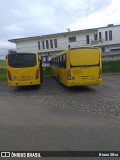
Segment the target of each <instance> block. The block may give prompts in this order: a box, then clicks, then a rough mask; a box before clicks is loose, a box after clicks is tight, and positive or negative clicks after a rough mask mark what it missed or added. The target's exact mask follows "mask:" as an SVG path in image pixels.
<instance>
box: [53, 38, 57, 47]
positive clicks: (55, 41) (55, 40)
mask: <svg viewBox="0 0 120 160" xmlns="http://www.w3.org/2000/svg"><path fill="white" fill-rule="evenodd" d="M54 44H55V48H57V39H54Z"/></svg>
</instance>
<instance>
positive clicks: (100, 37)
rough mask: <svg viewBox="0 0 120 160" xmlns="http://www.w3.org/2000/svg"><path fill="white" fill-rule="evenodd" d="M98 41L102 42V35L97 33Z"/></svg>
mask: <svg viewBox="0 0 120 160" xmlns="http://www.w3.org/2000/svg"><path fill="white" fill-rule="evenodd" d="M99 41H100V42H101V41H102V33H101V32H99Z"/></svg>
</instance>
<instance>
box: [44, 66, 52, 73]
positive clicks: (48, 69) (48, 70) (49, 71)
mask: <svg viewBox="0 0 120 160" xmlns="http://www.w3.org/2000/svg"><path fill="white" fill-rule="evenodd" d="M43 75H52V71H51V67H43Z"/></svg>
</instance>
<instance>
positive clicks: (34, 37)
mask: <svg viewBox="0 0 120 160" xmlns="http://www.w3.org/2000/svg"><path fill="white" fill-rule="evenodd" d="M117 26H120V25H113V24H109V25H108V26H106V27H99V28H91V29H84V30H77V31H70V32H61V33H54V34H48V35H41V36H32V37H24V38H16V39H9V40H8V41H9V42H13V43H15V42H19V41H24V40H28V39H29V40H30V39H40V38H46V37H54V36H61V35H63V36H66V35H69V34H75V33H84V32H90V31H97V30H98V29H102V28H108V27H117Z"/></svg>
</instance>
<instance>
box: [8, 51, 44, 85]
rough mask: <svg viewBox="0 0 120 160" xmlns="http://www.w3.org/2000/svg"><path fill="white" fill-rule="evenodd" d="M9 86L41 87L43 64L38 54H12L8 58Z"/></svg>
mask: <svg viewBox="0 0 120 160" xmlns="http://www.w3.org/2000/svg"><path fill="white" fill-rule="evenodd" d="M6 69H7V79H8V86H26V85H40V84H41V83H42V63H41V61H40V60H39V56H38V53H17V52H10V53H9V54H8V55H7V56H6Z"/></svg>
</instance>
